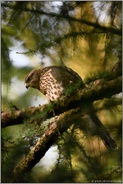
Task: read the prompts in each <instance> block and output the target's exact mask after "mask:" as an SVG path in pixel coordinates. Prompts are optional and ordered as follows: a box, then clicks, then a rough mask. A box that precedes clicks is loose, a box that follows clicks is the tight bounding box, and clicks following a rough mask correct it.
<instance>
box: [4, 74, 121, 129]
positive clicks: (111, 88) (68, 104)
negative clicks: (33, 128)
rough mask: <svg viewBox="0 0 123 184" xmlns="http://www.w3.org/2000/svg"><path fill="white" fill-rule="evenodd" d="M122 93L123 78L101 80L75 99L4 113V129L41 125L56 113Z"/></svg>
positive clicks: (80, 92)
mask: <svg viewBox="0 0 123 184" xmlns="http://www.w3.org/2000/svg"><path fill="white" fill-rule="evenodd" d="M121 91H122V76H120V77H117V78H116V79H113V80H110V81H103V80H99V81H97V83H96V82H95V84H94V85H93V86H91V88H85V89H82V90H80V91H79V93H78V94H76V96H75V95H74V97H70V98H67V99H61V100H59V101H58V102H56V103H49V104H46V105H43V106H39V107H31V108H27V109H22V110H17V111H12V112H2V116H1V123H2V127H6V126H11V125H18V124H22V123H23V122H25V120H26V121H28V122H29V123H33V121H35V120H36V121H37V122H38V123H41V122H42V121H44V120H45V119H47V118H50V117H52V116H53V114H54V112H55V115H59V114H60V113H63V112H65V111H66V110H70V109H72V108H75V107H78V106H79V104H84V103H87V102H93V101H95V100H99V99H103V98H106V97H110V96H112V95H115V94H118V93H120V92H121Z"/></svg>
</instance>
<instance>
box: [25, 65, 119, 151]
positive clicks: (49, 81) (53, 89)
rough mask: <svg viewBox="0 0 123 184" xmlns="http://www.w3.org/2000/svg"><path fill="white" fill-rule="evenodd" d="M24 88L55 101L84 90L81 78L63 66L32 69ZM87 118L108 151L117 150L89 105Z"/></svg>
mask: <svg viewBox="0 0 123 184" xmlns="http://www.w3.org/2000/svg"><path fill="white" fill-rule="evenodd" d="M25 86H26V88H29V87H32V88H36V89H38V90H39V91H40V92H41V93H43V94H44V95H45V96H46V97H47V98H48V100H50V101H55V100H58V99H59V98H61V97H62V96H64V95H68V94H75V93H77V91H78V90H79V89H83V88H85V87H86V86H85V84H84V82H83V80H82V79H81V77H80V76H79V75H78V74H77V73H76V72H75V71H73V70H72V69H71V68H68V67H65V66H49V67H45V68H43V69H37V70H36V69H34V70H32V71H30V73H29V74H28V75H27V76H26V78H25ZM88 108H89V109H90V110H89V111H88V114H87V115H88V117H89V120H90V122H89V123H90V127H91V128H92V130H93V129H96V131H97V132H98V133H97V134H98V136H99V137H100V138H101V139H102V141H103V142H104V144H105V146H106V147H107V148H108V149H117V145H116V143H115V141H114V140H113V139H112V137H111V135H110V133H109V132H108V130H107V129H106V128H105V127H104V125H103V124H102V123H101V121H100V120H99V118H98V117H97V115H96V113H95V112H94V110H93V105H92V104H91V103H90V105H89V107H88Z"/></svg>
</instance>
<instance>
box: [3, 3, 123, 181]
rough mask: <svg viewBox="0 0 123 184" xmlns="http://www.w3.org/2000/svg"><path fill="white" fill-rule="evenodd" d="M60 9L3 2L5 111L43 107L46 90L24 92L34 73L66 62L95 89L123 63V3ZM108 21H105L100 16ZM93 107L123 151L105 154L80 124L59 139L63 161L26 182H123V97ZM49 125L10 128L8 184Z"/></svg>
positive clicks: (6, 141)
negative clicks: (42, 92)
mask: <svg viewBox="0 0 123 184" xmlns="http://www.w3.org/2000/svg"><path fill="white" fill-rule="evenodd" d="M54 3H55V2H45V1H42V2H41V1H40V2H37V1H27V2H26V1H23V2H22V1H20V2H19V1H3V2H1V10H2V11H1V12H2V13H1V17H2V35H1V71H2V111H8V110H11V111H13V110H15V109H20V108H27V107H29V106H36V105H37V104H38V105H39V104H42V103H44V98H43V96H41V95H40V93H39V92H36V91H34V90H29V91H26V90H25V86H24V78H25V76H26V75H27V73H29V71H30V70H31V69H33V68H39V67H42V66H47V65H63V64H65V65H67V66H69V67H71V68H72V69H74V70H75V71H76V72H77V73H78V74H79V75H80V76H81V77H82V78H84V81H85V83H86V84H88V85H89V86H90V87H91V83H92V82H93V81H95V80H97V81H98V79H103V80H110V78H109V76H108V75H107V69H110V68H111V72H112V75H113V70H112V66H114V64H115V63H116V62H117V61H121V60H122V59H121V56H122V37H121V27H122V25H121V24H122V21H121V7H122V6H121V4H122V2H120V1H112V2H98V4H96V2H86V1H82V2H81V1H75V2H72V1H71V2H66V1H65V2H59V3H60V4H58V5H55V4H54ZM104 10H106V11H105V15H104ZM102 15H103V16H104V17H106V20H105V18H104V19H103V20H102V19H101V18H100V17H101V16H102ZM18 42H19V45H20V46H21V48H23V49H21V48H20V47H19V46H18ZM14 49H15V50H14ZM11 51H15V56H16V57H17V54H19V55H20V59H19V60H18V61H17V63H18V66H16V65H15V63H14V62H15V61H14V60H13V59H12V58H11V57H10V53H11ZM21 56H26V57H28V59H29V62H27V64H26V61H22V60H23V59H22V57H21ZM28 59H26V60H28ZM37 60H38V61H37ZM119 75H121V71H120V72H119ZM119 75H118V74H117V76H119ZM114 76H115V77H116V75H114ZM114 76H113V77H114ZM113 77H112V78H113ZM13 79H16V80H13ZM13 81H15V82H13ZM17 86H18V89H17ZM21 92H22V93H21ZM94 104H95V110H96V111H97V113H98V115H99V117H100V119H101V120H102V122H103V123H104V124H105V126H106V127H108V128H109V131H110V133H111V135H112V136H113V137H114V138H115V139H116V142H118V146H119V149H118V151H116V152H110V151H108V150H106V149H105V148H104V147H103V146H102V144H101V143H100V141H97V140H96V139H94V138H88V137H86V135H84V134H83V132H82V131H81V130H80V129H77V128H76V126H75V127H74V126H73V127H70V129H69V130H68V131H67V132H65V133H64V134H63V135H62V136H60V137H59V140H57V141H56V145H57V148H58V153H59V157H58V159H57V160H56V162H55V164H54V165H53V166H52V167H51V168H50V169H47V171H46V168H45V167H43V166H42V165H39V166H35V167H34V168H33V170H32V171H31V172H30V174H29V175H28V176H26V177H25V178H23V182H27V183H30V182H35V183H36V182H37V183H38V182H40V183H41V182H46V183H47V182H63V183H64V182H71V183H73V182H98V181H99V182H103V181H104V182H106V181H114V182H115V181H116V182H120V181H121V174H122V173H121V153H122V151H121V150H122V147H121V135H122V132H121V119H122V115H121V110H122V106H121V105H122V104H121V97H119V96H118V95H114V97H111V98H109V99H104V100H100V101H98V102H95V103H94ZM30 116H31V115H30ZM32 118H35V117H32ZM66 123H67V122H66ZM44 124H45V123H44ZM44 124H43V125H42V126H40V127H39V125H37V124H35V125H30V124H27V125H26V122H25V124H24V125H23V126H21V125H16V126H10V127H7V128H5V129H4V130H3V132H2V182H12V180H13V169H14V167H15V166H16V165H17V164H18V163H19V161H20V160H21V159H22V158H23V157H24V156H25V155H26V154H27V153H28V151H29V150H30V149H31V148H32V146H34V145H35V143H36V141H37V140H38V138H39V137H40V136H41V135H42V134H43V133H44V132H45V130H46V127H47V126H44ZM76 124H77V123H76Z"/></svg>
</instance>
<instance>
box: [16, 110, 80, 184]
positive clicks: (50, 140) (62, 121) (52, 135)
mask: <svg viewBox="0 0 123 184" xmlns="http://www.w3.org/2000/svg"><path fill="white" fill-rule="evenodd" d="M80 114H81V110H80V109H79V108H76V109H73V110H69V111H67V112H65V113H63V114H61V115H60V116H59V117H58V118H57V119H56V120H54V121H53V122H52V123H51V124H50V127H49V128H48V130H47V131H46V132H45V133H44V134H43V135H42V136H41V138H40V140H39V141H38V142H37V143H36V145H35V146H34V147H33V148H32V149H31V150H30V152H29V153H28V155H27V156H26V157H25V158H24V159H23V160H22V161H21V162H20V163H19V164H18V165H17V166H16V168H15V170H14V175H15V177H14V182H16V181H17V182H21V180H22V178H23V177H24V176H25V175H26V174H27V172H29V171H30V170H31V169H32V168H33V167H34V166H35V165H36V163H38V162H39V161H40V159H41V158H42V157H43V156H44V155H45V153H46V151H47V150H48V149H49V148H50V147H51V146H52V145H53V144H54V143H55V142H56V141H57V138H58V136H59V135H61V134H62V133H63V132H64V131H66V130H67V129H68V128H69V127H70V125H71V124H72V123H73V122H74V121H76V120H77V121H78V119H79V117H78V116H79V115H80ZM81 116H82V115H81ZM71 117H72V118H71Z"/></svg>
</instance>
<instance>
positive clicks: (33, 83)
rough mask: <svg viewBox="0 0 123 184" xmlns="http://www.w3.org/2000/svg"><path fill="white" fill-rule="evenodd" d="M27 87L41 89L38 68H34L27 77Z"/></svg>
mask: <svg viewBox="0 0 123 184" xmlns="http://www.w3.org/2000/svg"><path fill="white" fill-rule="evenodd" d="M25 87H26V88H29V87H32V88H37V89H39V74H38V70H35V69H34V70H32V71H31V72H30V73H29V74H28V75H27V76H26V78H25Z"/></svg>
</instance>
